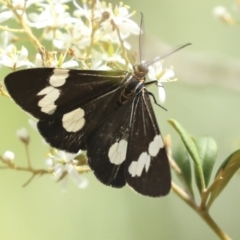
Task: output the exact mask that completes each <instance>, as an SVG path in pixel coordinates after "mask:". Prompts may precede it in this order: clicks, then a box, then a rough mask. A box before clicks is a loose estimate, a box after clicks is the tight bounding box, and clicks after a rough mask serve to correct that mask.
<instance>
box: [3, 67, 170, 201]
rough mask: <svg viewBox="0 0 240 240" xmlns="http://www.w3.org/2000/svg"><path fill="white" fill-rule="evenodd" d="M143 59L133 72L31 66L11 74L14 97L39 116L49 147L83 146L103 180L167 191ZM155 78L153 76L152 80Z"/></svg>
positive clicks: (155, 192)
mask: <svg viewBox="0 0 240 240" xmlns="http://www.w3.org/2000/svg"><path fill="white" fill-rule="evenodd" d="M148 66H149V65H147V64H145V65H144V64H140V65H138V66H135V69H134V71H133V72H132V73H131V72H126V71H115V70H114V71H97V70H69V69H62V68H33V69H26V70H20V71H17V72H13V73H10V74H9V75H8V76H7V77H6V78H5V86H6V88H7V90H8V92H9V94H10V95H11V97H12V99H13V100H14V101H15V102H16V103H17V104H18V105H19V106H20V107H21V108H22V109H24V110H25V111H27V112H28V113H30V114H31V115H32V116H33V117H35V118H37V119H38V120H39V121H38V124H37V126H38V129H39V132H40V133H41V135H42V136H43V137H44V138H45V139H46V141H47V142H48V143H49V144H50V145H51V146H53V147H55V148H58V149H62V150H65V151H68V152H74V153H76V152H78V151H79V150H80V149H82V150H86V151H87V156H88V162H89V165H90V167H91V169H92V170H93V172H94V174H95V175H96V177H97V178H98V179H99V180H100V181H101V182H102V183H104V184H106V185H109V186H112V187H116V188H121V187H123V186H124V185H125V184H126V183H127V184H128V185H129V186H130V187H132V188H133V189H134V190H135V191H136V192H138V193H140V194H143V195H146V196H151V197H159V196H164V195H166V194H168V193H169V190H170V186H171V177H170V168H169V162H168V157H167V154H166V149H165V146H164V143H163V139H162V136H161V133H160V130H159V127H158V124H157V121H156V117H155V114H154V111H153V108H152V104H151V101H150V95H152V94H151V93H150V92H149V91H148V90H147V89H146V86H147V85H148V83H146V82H145V76H146V74H147V72H148ZM153 82H156V81H153Z"/></svg>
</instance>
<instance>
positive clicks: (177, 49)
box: [145, 43, 192, 67]
mask: <svg viewBox="0 0 240 240" xmlns="http://www.w3.org/2000/svg"><path fill="white" fill-rule="evenodd" d="M189 45H192V44H191V43H186V44H184V45H182V46H180V47H178V48H176V49H175V50H173V51H171V52H169V53H167V54H165V55H163V56H161V57H158V58H155V59H154V60H153V61H151V62H149V63H147V64H146V65H145V66H146V67H149V66H151V65H153V64H154V63H156V62H158V61H160V60H162V59H164V58H166V57H168V56H170V55H172V54H173V53H175V52H178V51H179V50H181V49H183V48H185V47H187V46H189Z"/></svg>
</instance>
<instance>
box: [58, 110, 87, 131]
mask: <svg viewBox="0 0 240 240" xmlns="http://www.w3.org/2000/svg"><path fill="white" fill-rule="evenodd" d="M84 114H85V112H84V110H83V109H81V108H77V109H75V110H73V111H71V112H69V113H66V114H64V115H63V118H62V123H63V127H64V128H65V130H66V131H68V132H77V131H79V130H80V129H81V128H82V127H83V126H84V123H85V119H84Z"/></svg>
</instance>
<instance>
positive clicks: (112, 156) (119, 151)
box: [108, 139, 127, 165]
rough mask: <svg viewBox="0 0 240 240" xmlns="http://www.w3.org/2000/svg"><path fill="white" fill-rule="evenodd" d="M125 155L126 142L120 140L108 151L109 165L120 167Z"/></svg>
mask: <svg viewBox="0 0 240 240" xmlns="http://www.w3.org/2000/svg"><path fill="white" fill-rule="evenodd" d="M126 154H127V141H126V140H124V139H121V140H120V141H119V142H115V143H114V144H113V145H112V146H111V147H110V148H109V151H108V157H109V160H110V162H111V163H113V164H116V165H120V164H121V163H122V162H123V161H124V160H125V159H126Z"/></svg>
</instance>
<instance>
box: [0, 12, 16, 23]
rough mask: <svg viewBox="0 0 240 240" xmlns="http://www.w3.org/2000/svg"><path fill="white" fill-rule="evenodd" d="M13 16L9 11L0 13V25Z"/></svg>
mask: <svg viewBox="0 0 240 240" xmlns="http://www.w3.org/2000/svg"><path fill="white" fill-rule="evenodd" d="M12 16H13V14H12V12H11V11H4V12H1V13H0V23H2V22H5V21H7V20H8V19H10V18H12Z"/></svg>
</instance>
